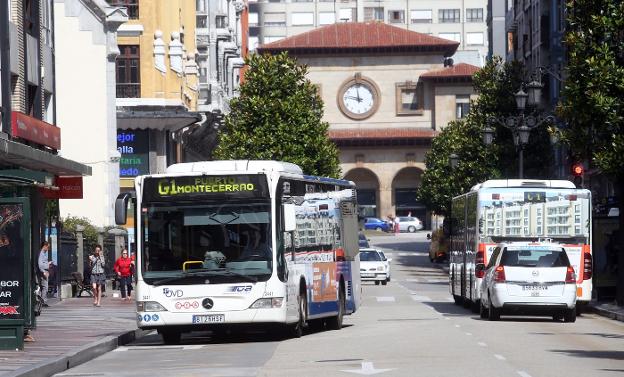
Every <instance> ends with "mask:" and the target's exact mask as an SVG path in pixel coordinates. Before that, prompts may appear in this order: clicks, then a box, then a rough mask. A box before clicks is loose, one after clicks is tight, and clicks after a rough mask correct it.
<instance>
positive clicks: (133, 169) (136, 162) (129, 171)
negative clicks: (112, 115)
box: [117, 130, 149, 178]
mask: <svg viewBox="0 0 624 377" xmlns="http://www.w3.org/2000/svg"><path fill="white" fill-rule="evenodd" d="M117 151H118V152H119V154H121V160H120V161H119V176H120V177H121V178H130V177H136V176H138V175H142V174H149V134H148V131H147V130H117Z"/></svg>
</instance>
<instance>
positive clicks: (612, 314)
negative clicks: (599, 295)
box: [587, 301, 624, 322]
mask: <svg viewBox="0 0 624 377" xmlns="http://www.w3.org/2000/svg"><path fill="white" fill-rule="evenodd" d="M587 309H588V310H589V311H591V312H593V313H596V314H599V315H601V316H604V317H608V318H611V319H615V320H618V321H622V322H624V306H618V305H617V304H616V303H615V302H602V301H600V302H596V301H591V302H590V303H589V307H588V308H587Z"/></svg>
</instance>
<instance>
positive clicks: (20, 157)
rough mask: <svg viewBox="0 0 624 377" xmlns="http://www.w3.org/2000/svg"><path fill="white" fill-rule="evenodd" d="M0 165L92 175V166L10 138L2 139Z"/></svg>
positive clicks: (56, 172)
mask: <svg viewBox="0 0 624 377" xmlns="http://www.w3.org/2000/svg"><path fill="white" fill-rule="evenodd" d="M0 165H4V166H14V167H23V168H26V169H31V170H35V171H43V172H48V173H51V174H53V175H58V176H66V175H71V176H78V175H91V167H90V166H87V165H84V164H81V163H79V162H76V161H73V160H68V159H66V158H63V157H61V156H59V155H55V154H52V153H50V152H47V151H44V150H41V149H36V148H32V147H30V146H28V145H25V144H22V143H17V142H14V141H11V140H8V139H0Z"/></svg>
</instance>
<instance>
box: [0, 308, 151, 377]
mask: <svg viewBox="0 0 624 377" xmlns="http://www.w3.org/2000/svg"><path fill="white" fill-rule="evenodd" d="M48 301H49V304H50V306H49V307H47V308H43V312H42V313H41V315H40V316H39V317H37V329H36V330H34V331H31V335H32V336H33V337H34V338H35V341H34V342H27V343H24V350H23V351H2V350H0V377H14V376H20V377H26V376H28V377H30V376H37V377H42V376H51V375H53V374H55V373H60V372H62V371H65V370H67V369H69V368H72V367H75V366H76V365H79V364H82V363H84V362H86V361H89V360H92V359H94V358H96V357H98V356H100V355H102V354H104V353H106V352H109V351H111V350H113V349H115V348H116V347H117V346H119V345H123V344H127V343H130V342H132V341H133V340H135V339H137V338H140V337H141V336H143V335H144V332H143V331H141V330H138V329H137V326H136V307H135V303H134V300H132V301H122V300H121V298H113V297H104V298H102V306H101V307H95V306H93V299H92V298H90V297H80V298H70V299H64V300H62V301H59V300H56V299H49V300H48Z"/></svg>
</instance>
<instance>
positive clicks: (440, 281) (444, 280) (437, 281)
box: [425, 279, 448, 283]
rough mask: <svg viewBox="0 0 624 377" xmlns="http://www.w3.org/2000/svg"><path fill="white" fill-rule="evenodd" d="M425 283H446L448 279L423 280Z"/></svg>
mask: <svg viewBox="0 0 624 377" xmlns="http://www.w3.org/2000/svg"><path fill="white" fill-rule="evenodd" d="M425 281H426V282H427V283H446V282H448V279H425Z"/></svg>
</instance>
